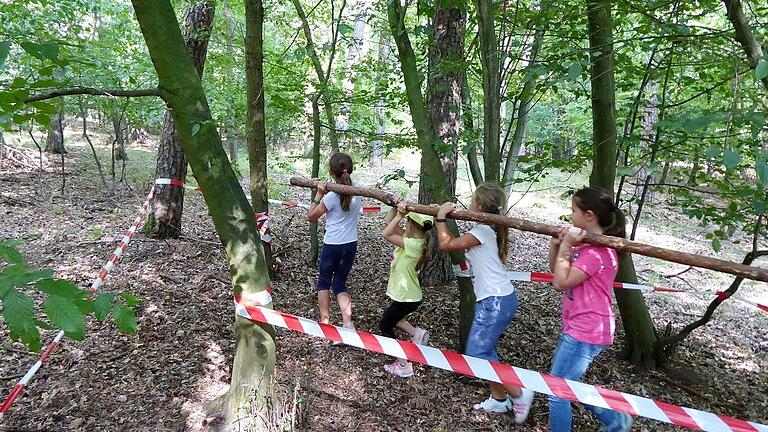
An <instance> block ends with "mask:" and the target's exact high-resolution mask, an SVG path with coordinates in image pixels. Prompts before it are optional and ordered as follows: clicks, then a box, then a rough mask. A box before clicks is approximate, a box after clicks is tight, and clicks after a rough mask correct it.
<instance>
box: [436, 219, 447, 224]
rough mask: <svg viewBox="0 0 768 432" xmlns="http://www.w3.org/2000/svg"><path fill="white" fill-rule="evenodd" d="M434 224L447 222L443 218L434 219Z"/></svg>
mask: <svg viewBox="0 0 768 432" xmlns="http://www.w3.org/2000/svg"><path fill="white" fill-rule="evenodd" d="M435 222H442V223H447V222H448V221H447V220H446V219H445V218H435Z"/></svg>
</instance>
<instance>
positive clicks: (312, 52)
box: [291, 0, 346, 153]
mask: <svg viewBox="0 0 768 432" xmlns="http://www.w3.org/2000/svg"><path fill="white" fill-rule="evenodd" d="M291 1H292V2H293V6H294V7H295V8H296V13H297V14H298V15H299V19H300V20H301V28H302V29H303V31H304V38H305V39H306V40H307V45H306V47H307V55H308V56H309V58H310V60H311V61H312V66H313V67H314V69H315V73H316V74H317V81H318V84H319V86H320V89H319V90H320V91H321V93H322V95H323V107H324V111H325V119H326V121H327V122H328V139H329V140H330V141H331V151H332V152H333V153H336V152H338V151H339V136H338V134H337V133H336V117H335V116H334V114H333V106H332V105H331V102H330V99H329V98H328V92H327V89H328V83H329V82H330V76H331V66H333V54H334V53H335V52H336V39H335V37H334V40H333V43H332V47H331V58H330V59H329V60H328V68H327V69H326V70H325V71H323V66H322V65H321V64H320V57H319V56H318V55H317V50H316V47H315V42H314V41H313V40H312V30H310V28H309V21H308V20H307V15H306V14H305V13H304V8H303V7H302V5H301V1H300V0H291ZM345 4H346V2H345ZM343 10H344V6H342V12H343ZM331 19H334V17H331ZM339 22H341V12H339ZM337 29H338V26H337Z"/></svg>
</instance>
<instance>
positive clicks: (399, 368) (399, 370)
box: [384, 360, 413, 378]
mask: <svg viewBox="0 0 768 432" xmlns="http://www.w3.org/2000/svg"><path fill="white" fill-rule="evenodd" d="M384 370H385V371H387V372H389V373H391V374H392V375H394V376H396V377H400V378H410V377H412V376H413V365H412V364H411V362H407V363H406V364H405V366H403V365H401V364H400V362H399V361H397V360H395V361H394V362H392V363H390V364H386V365H384Z"/></svg>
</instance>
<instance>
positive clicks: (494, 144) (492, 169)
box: [475, 0, 501, 184]
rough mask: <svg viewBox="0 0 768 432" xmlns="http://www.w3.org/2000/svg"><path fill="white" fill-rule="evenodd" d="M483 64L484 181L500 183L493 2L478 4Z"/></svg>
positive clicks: (498, 84)
mask: <svg viewBox="0 0 768 432" xmlns="http://www.w3.org/2000/svg"><path fill="white" fill-rule="evenodd" d="M475 7H476V9H477V27H478V36H479V41H480V63H481V64H482V65H483V166H484V168H485V175H484V177H485V181H486V182H491V183H496V184H499V182H500V180H501V176H500V171H501V149H500V143H499V139H500V136H499V134H500V133H501V118H500V109H501V95H500V91H501V80H500V75H501V70H500V69H499V43H498V40H497V39H496V31H495V23H496V21H495V20H494V11H493V9H494V6H493V2H492V1H491V0H476V1H475Z"/></svg>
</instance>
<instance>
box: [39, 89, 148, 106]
mask: <svg viewBox="0 0 768 432" xmlns="http://www.w3.org/2000/svg"><path fill="white" fill-rule="evenodd" d="M72 95H94V96H110V97H144V96H157V97H160V96H161V93H160V89H158V88H150V89H137V90H121V89H98V88H93V87H71V88H65V89H58V90H53V91H50V92H47V93H41V94H37V95H33V96H30V97H28V98H26V99H24V103H30V102H37V101H42V100H47V99H53V98H57V97H59V96H72Z"/></svg>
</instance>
